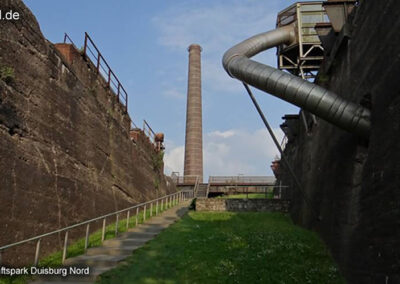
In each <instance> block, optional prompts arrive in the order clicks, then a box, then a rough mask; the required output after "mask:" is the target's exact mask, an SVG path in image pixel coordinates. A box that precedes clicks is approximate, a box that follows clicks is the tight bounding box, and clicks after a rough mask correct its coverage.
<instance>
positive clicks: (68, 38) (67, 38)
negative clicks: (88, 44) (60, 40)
mask: <svg viewBox="0 0 400 284" xmlns="http://www.w3.org/2000/svg"><path fill="white" fill-rule="evenodd" d="M68 42H70V43H71V44H72V46H73V47H75V49H76V50H79V49H78V48H77V47H76V45H75V43H74V42H73V41H72V39H71V38H70V37H69V35H68V34H67V33H64V43H68Z"/></svg>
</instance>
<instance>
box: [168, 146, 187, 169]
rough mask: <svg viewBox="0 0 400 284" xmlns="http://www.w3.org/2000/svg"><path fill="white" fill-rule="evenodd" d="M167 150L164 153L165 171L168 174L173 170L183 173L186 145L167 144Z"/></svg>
mask: <svg viewBox="0 0 400 284" xmlns="http://www.w3.org/2000/svg"><path fill="white" fill-rule="evenodd" d="M166 149H167V151H166V152H165V155H164V171H165V173H166V174H167V175H170V174H171V173H172V172H179V173H181V174H182V173H183V159H184V155H185V147H184V146H178V147H173V148H170V149H169V147H168V144H166Z"/></svg>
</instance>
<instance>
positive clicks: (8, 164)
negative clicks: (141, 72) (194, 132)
mask: <svg viewBox="0 0 400 284" xmlns="http://www.w3.org/2000/svg"><path fill="white" fill-rule="evenodd" d="M3 8H4V10H8V9H12V10H13V11H17V12H19V13H20V18H21V20H18V21H2V22H1V25H0V39H1V44H0V70H1V69H2V68H11V69H12V70H13V73H14V74H13V76H12V78H9V79H8V80H5V79H4V78H3V80H0V157H1V159H0V173H1V174H0V197H1V199H0V246H2V245H5V244H8V243H12V242H16V241H19V240H23V239H26V238H28V237H32V236H36V235H39V234H42V233H45V232H49V231H52V230H54V229H57V228H61V227H65V226H67V225H71V224H74V223H77V222H80V221H83V220H87V219H90V218H93V217H96V216H99V215H102V214H105V213H109V212H112V211H115V210H117V209H121V208H124V207H127V206H128V205H132V204H135V203H139V202H143V201H145V200H150V199H153V198H156V197H158V196H162V195H164V194H166V193H167V192H171V191H173V190H175V188H174V186H173V184H172V182H170V181H169V182H167V181H166V180H165V178H164V175H163V173H162V172H161V169H162V166H161V167H159V165H156V164H155V163H154V161H156V160H157V156H158V155H160V154H159V153H157V152H156V151H155V150H154V147H153V145H152V144H151V143H150V141H149V140H148V138H147V137H146V136H145V135H143V134H140V133H139V135H138V136H137V141H136V143H133V141H132V140H131V139H130V136H129V125H130V118H129V116H128V115H127V113H126V112H125V108H124V106H122V105H121V104H120V103H118V102H117V100H116V97H115V95H113V94H111V93H110V92H109V90H108V88H107V87H105V84H104V80H103V79H101V78H99V76H98V75H97V73H96V71H95V70H94V69H93V65H92V64H90V63H89V62H87V61H85V60H84V59H83V58H82V57H81V56H79V54H78V56H72V57H70V56H69V57H68V58H64V57H63V56H62V55H61V53H60V52H58V51H57V50H56V48H55V47H54V45H52V44H51V43H49V42H48V41H47V40H46V39H45V38H44V37H43V35H42V33H41V31H40V28H39V25H38V23H37V22H36V19H35V17H34V16H33V15H32V14H31V12H30V11H29V10H28V9H27V8H26V7H25V6H24V4H23V3H22V1H19V0H10V1H5V3H2V9H3ZM133 101H134V100H133ZM167 183H168V185H167ZM157 184H159V186H158V187H157V186H156V185H157ZM96 226H97V227H99V226H101V224H100V223H99V224H97V225H94V226H92V227H91V229H95V228H96ZM83 230H84V228H82V230H76V231H72V232H70V236H71V237H72V239H74V238H76V237H78V236H80V237H81V236H83V234H82V232H83ZM62 242H63V235H62V234H60V235H58V236H55V237H52V238H48V239H47V238H46V239H44V240H42V255H44V254H46V253H48V252H50V251H52V250H54V249H55V248H56V249H59V248H60V246H61V245H62ZM33 253H34V244H31V245H30V246H27V247H21V248H19V249H17V250H14V251H11V252H9V253H6V254H5V255H3V256H4V260H5V262H6V263H13V264H15V263H23V262H27V261H30V262H32V261H33Z"/></svg>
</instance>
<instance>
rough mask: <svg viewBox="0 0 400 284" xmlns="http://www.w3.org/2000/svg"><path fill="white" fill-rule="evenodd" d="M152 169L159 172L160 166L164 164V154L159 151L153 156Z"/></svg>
mask: <svg viewBox="0 0 400 284" xmlns="http://www.w3.org/2000/svg"><path fill="white" fill-rule="evenodd" d="M152 159H153V161H152V162H153V169H154V170H155V171H159V170H161V167H162V164H163V162H164V152H163V151H160V152H158V153H157V154H155V155H154V156H153V158H152Z"/></svg>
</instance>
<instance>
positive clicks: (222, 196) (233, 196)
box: [217, 192, 274, 199]
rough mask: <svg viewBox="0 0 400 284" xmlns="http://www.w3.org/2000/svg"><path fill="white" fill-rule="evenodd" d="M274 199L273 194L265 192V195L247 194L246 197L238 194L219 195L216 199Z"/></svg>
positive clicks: (243, 194) (244, 194)
mask: <svg viewBox="0 0 400 284" xmlns="http://www.w3.org/2000/svg"><path fill="white" fill-rule="evenodd" d="M273 197H274V194H273V193H272V192H267V195H265V193H249V194H248V195H247V194H246V193H240V194H231V195H221V196H218V197H217V198H224V199H232V198H249V199H264V198H268V199H272V198H273Z"/></svg>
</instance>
